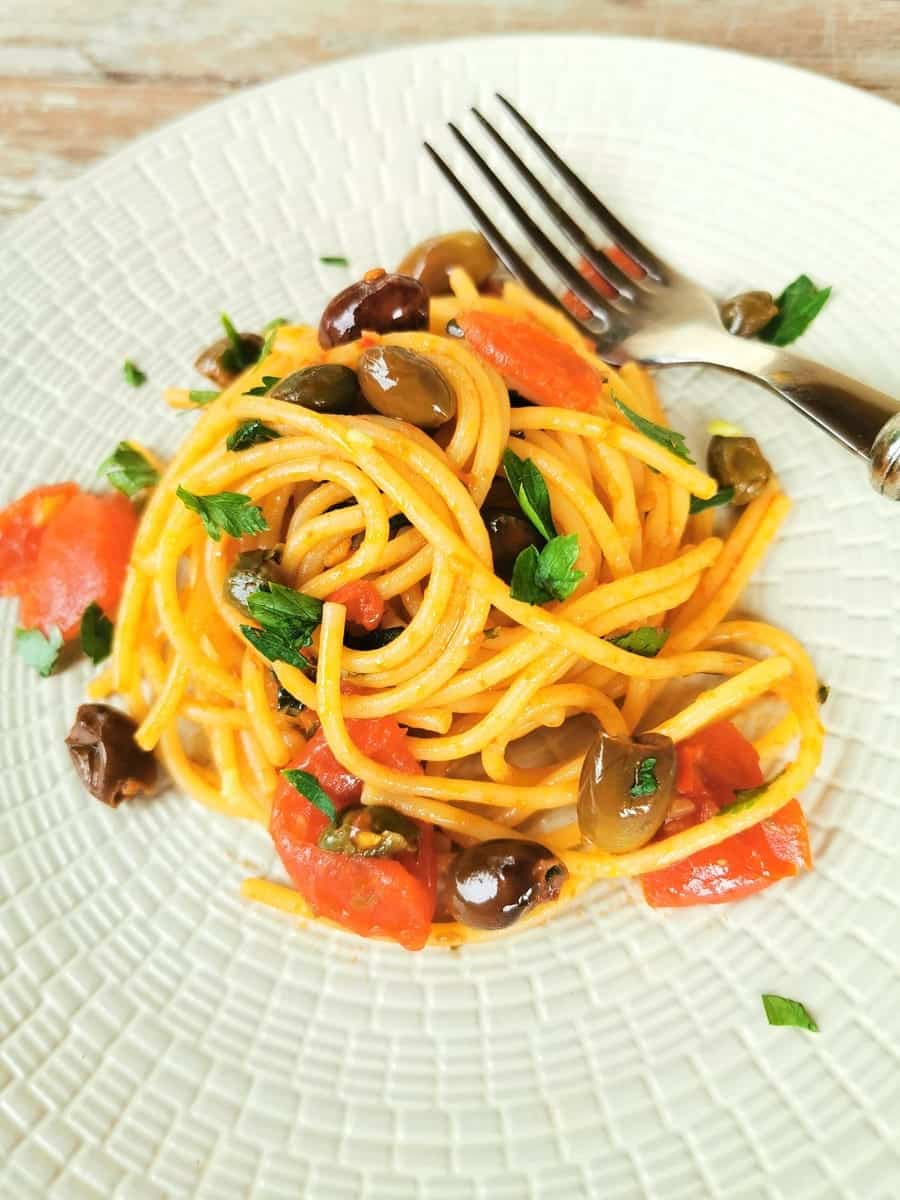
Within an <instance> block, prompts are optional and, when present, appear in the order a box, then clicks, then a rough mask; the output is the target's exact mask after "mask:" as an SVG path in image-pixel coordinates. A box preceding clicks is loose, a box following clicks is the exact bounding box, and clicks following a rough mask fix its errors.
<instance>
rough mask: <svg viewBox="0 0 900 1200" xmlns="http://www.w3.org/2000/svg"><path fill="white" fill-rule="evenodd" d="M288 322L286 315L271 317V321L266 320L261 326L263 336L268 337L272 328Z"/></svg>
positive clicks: (275, 328)
mask: <svg viewBox="0 0 900 1200" xmlns="http://www.w3.org/2000/svg"><path fill="white" fill-rule="evenodd" d="M288 324H290V322H289V321H288V319H287V317H273V318H272V320H271V321H266V323H265V325H263V327H262V335H263V337H266V338H267V337H268V336H269V334H270V333H271V332H272V331H273V330H277V329H280V328H281V327H282V325H288Z"/></svg>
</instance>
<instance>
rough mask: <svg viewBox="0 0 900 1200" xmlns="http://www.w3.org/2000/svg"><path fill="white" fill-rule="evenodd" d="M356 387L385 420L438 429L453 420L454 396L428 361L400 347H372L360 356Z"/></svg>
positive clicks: (443, 379) (442, 377)
mask: <svg viewBox="0 0 900 1200" xmlns="http://www.w3.org/2000/svg"><path fill="white" fill-rule="evenodd" d="M358 370H359V385H360V387H361V388H362V393H363V395H364V396H365V398H366V400H367V401H368V403H369V404H370V405H371V406H372V408H374V409H375V411H376V412H380V413H381V414H382V415H383V416H385V417H397V418H399V420H401V421H408V422H409V424H410V425H416V426H417V427H418V428H419V429H437V428H438V427H439V426H441V425H444V424H445V423H446V422H447V421H449V420H451V418H453V417H455V416H456V395H455V394H454V392H453V389H452V388H451V387H450V384H449V383H448V382H447V380H446V379H445V378H444V376H443V375H442V374H441V373H440V371H439V370H438V369H437V367H436V366H435V365H434V363H432V362H431V361H430V360H429V359H427V358H425V357H424V356H423V355H421V354H416V353H415V351H413V350H407V349H405V348H404V347H403V346H371V347H370V348H369V349H368V350H364V351H363V352H362V354H361V355H360V356H359V366H358Z"/></svg>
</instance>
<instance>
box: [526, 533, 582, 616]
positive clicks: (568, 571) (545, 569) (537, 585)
mask: <svg viewBox="0 0 900 1200" xmlns="http://www.w3.org/2000/svg"><path fill="white" fill-rule="evenodd" d="M577 558H578V534H577V533H568V534H565V535H560V536H558V537H555V538H551V540H550V541H549V542H548V543H547V545H546V546H544V548H543V549H542V550H541V551H540V552H538V549H537V547H536V546H527V547H526V548H525V549H524V550H522V551H521V552H520V553H519V555H518V557H517V558H516V561H515V563H514V564H513V573H512V583H511V585H510V594H511V595H512V598H513V600H523V601H525V603H526V604H546V603H547V601H548V600H565V599H567V598H568V597H569V596H571V594H572V593H573V592H574V591H575V589H576V587H578V584H579V583H580V582H581V580H582V579H583V578H584V571H576V570H575V569H574V567H575V560H576V559H577Z"/></svg>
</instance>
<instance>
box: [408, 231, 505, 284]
mask: <svg viewBox="0 0 900 1200" xmlns="http://www.w3.org/2000/svg"><path fill="white" fill-rule="evenodd" d="M453 267H462V269H463V270H464V271H465V272H466V274H467V275H469V276H470V278H471V279H472V282H473V283H474V284H475V286H476V287H480V286H481V284H483V283H484V282H485V280H486V279H487V278H488V276H489V275H491V274H492V273H493V272H494V271H495V270H496V268H497V255H496V254H495V253H494V251H493V250H492V249H491V248H490V246H489V245H488V243H487V241H486V240H485V239H484V237H483V236H482V235H481V234H480V233H476V232H475V231H474V230H472V229H460V230H459V231H458V232H456V233H445V234H442V235H440V236H439V237H432V238H427V239H426V240H425V241H424V242H419V244H418V246H413V248H412V250H410V251H409V253H408V254H406V255H405V256H404V258H403V260H402V262H401V263H400V265H399V266H398V267H397V270H398V271H399V272H400V274H401V275H412V277H413V278H414V279H418V280H419V282H420V283H421V284H422V286H423V287H424V288H425V290H426V291H427V292H428V294H429V295H430V296H440V295H441V294H443V293H446V292H449V291H450V279H449V272H450V270H451V268H453Z"/></svg>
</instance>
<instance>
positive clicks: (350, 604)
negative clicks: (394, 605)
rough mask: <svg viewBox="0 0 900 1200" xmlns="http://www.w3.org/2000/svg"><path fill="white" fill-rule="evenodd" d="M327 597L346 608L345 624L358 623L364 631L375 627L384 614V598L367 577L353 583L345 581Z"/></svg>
mask: <svg viewBox="0 0 900 1200" xmlns="http://www.w3.org/2000/svg"><path fill="white" fill-rule="evenodd" d="M328 599H329V600H330V601H331V602H332V603H333V604H343V605H346V608H347V624H348V625H358V626H360V627H361V628H362V629H365V630H366V631H369V630H372V629H377V628H378V626H379V625H380V624H381V619H382V617H383V616H384V600H382V598H381V592H379V590H378V588H377V587H376V586H375V584H374V583H370V582H369V581H368V579H357V580H356V581H355V582H354V583H345V584H344V586H343V587H339V588H338V589H337V591H336V592H332V593H331V595H330V596H329V597H328Z"/></svg>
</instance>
